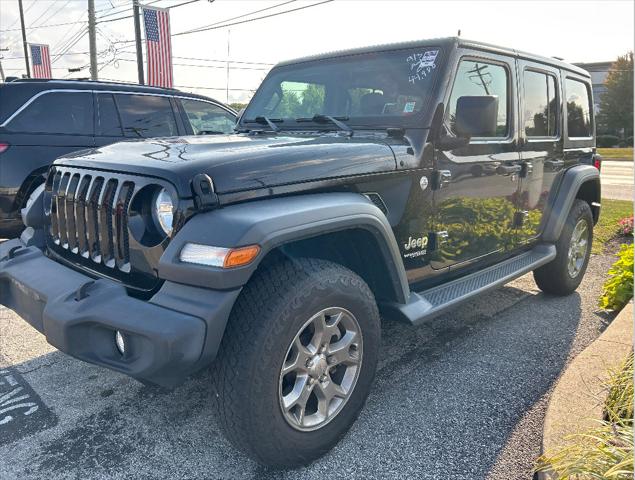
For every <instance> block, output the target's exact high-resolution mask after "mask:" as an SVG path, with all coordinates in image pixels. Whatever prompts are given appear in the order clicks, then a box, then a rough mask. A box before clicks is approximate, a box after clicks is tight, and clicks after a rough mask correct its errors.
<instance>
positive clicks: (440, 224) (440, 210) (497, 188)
mask: <svg viewBox="0 0 635 480" xmlns="http://www.w3.org/2000/svg"><path fill="white" fill-rule="evenodd" d="M480 95H488V96H496V97H498V116H497V127H496V132H495V133H493V134H492V135H491V136H490V137H478V138H476V137H474V138H472V139H471V140H470V143H469V144H468V145H467V146H464V147H460V148H456V149H454V150H449V151H441V150H438V151H436V152H435V153H436V155H435V157H436V158H435V161H436V165H435V169H436V170H437V176H438V178H440V179H441V180H440V181H439V182H438V185H437V187H438V188H437V190H435V192H434V204H435V213H436V215H435V217H436V226H435V232H434V240H435V241H434V243H435V245H434V248H435V252H434V254H433V261H432V266H433V268H436V269H441V268H446V267H448V266H451V265H454V264H460V263H465V262H470V261H474V260H477V259H481V258H483V257H485V256H489V255H495V254H499V253H503V252H505V251H507V250H509V249H511V248H512V247H513V242H514V225H513V221H514V215H515V213H516V210H517V208H516V206H517V205H516V196H517V194H518V186H519V173H520V168H521V166H520V155H519V153H518V148H517V128H516V125H517V121H516V119H517V115H516V113H515V112H516V111H517V106H516V100H515V99H516V98H517V94H516V79H515V64H514V59H513V58H508V57H504V56H498V55H487V57H483V56H482V54H480V53H476V52H475V53H474V54H473V55H472V54H471V53H470V52H465V53H464V56H462V57H461V58H460V60H459V63H458V65H457V68H456V75H455V79H454V85H453V86H452V89H451V92H450V94H449V96H448V97H447V98H448V100H447V102H446V105H447V108H446V119H445V128H446V130H447V132H448V134H449V135H454V134H455V133H454V130H453V125H454V118H455V113H456V104H457V100H458V99H459V98H460V97H462V96H480Z"/></svg>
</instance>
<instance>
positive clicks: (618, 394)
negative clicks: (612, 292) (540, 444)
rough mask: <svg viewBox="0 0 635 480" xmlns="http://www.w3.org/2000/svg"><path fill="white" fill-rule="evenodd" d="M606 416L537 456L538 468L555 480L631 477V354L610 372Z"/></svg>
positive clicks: (620, 479)
mask: <svg viewBox="0 0 635 480" xmlns="http://www.w3.org/2000/svg"><path fill="white" fill-rule="evenodd" d="M604 387H605V389H606V390H607V391H608V398H607V400H606V402H605V403H604V410H605V417H606V418H605V419H604V420H602V421H598V426H597V427H596V428H594V429H592V430H590V431H588V432H585V433H581V434H578V435H574V436H572V437H570V439H575V440H576V442H575V443H572V444H571V445H569V446H567V447H565V448H562V449H561V450H559V451H555V452H549V453H547V455H544V456H542V457H540V458H539V459H538V462H537V468H536V470H537V471H542V472H550V473H551V475H550V477H549V478H554V479H557V480H583V479H584V480H586V479H589V480H590V479H606V480H632V478H633V354H632V353H631V354H630V355H629V356H628V358H627V359H626V360H625V362H624V364H623V365H622V366H620V368H618V369H615V370H611V371H610V372H609V379H608V382H607V383H606V384H605V385H604Z"/></svg>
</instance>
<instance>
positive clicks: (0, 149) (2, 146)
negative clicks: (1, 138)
mask: <svg viewBox="0 0 635 480" xmlns="http://www.w3.org/2000/svg"><path fill="white" fill-rule="evenodd" d="M8 148H9V144H8V143H7V142H0V153H4V152H6V151H7V149H8Z"/></svg>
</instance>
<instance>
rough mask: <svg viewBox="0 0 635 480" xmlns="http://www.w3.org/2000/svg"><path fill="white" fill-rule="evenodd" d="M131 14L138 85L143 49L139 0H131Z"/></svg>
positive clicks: (141, 82) (141, 73) (141, 74)
mask: <svg viewBox="0 0 635 480" xmlns="http://www.w3.org/2000/svg"><path fill="white" fill-rule="evenodd" d="M132 15H133V16H134V40H135V44H136V46H137V74H138V75H139V85H143V83H144V82H143V51H142V50H141V22H140V21H139V0H132Z"/></svg>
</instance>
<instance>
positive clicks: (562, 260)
mask: <svg viewBox="0 0 635 480" xmlns="http://www.w3.org/2000/svg"><path fill="white" fill-rule="evenodd" d="M592 244H593V215H592V214H591V208H590V207H589V204H588V203H586V202H585V201H584V200H575V202H574V203H573V206H572V207H571V211H570V212H569V216H568V217H567V221H566V222H565V224H564V227H563V228H562V233H561V234H560V238H559V239H558V241H557V242H556V250H557V252H558V253H557V254H556V258H555V259H554V260H553V261H551V262H549V263H548V264H546V265H544V266H542V267H540V268H538V269H536V270H535V271H534V279H535V280H536V284H537V285H538V287H539V288H540V289H541V290H542V291H543V292H546V293H551V294H554V295H568V294H570V293H572V292H574V291H575V289H576V288H578V285H580V282H582V278H583V277H584V272H586V268H587V265H588V264H589V257H590V255H591V246H592Z"/></svg>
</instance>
